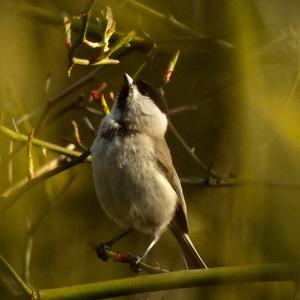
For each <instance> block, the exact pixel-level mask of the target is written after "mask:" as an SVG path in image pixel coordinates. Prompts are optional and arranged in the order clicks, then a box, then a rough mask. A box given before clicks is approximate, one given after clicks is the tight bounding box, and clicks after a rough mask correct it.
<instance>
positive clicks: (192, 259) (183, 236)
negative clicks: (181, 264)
mask: <svg viewBox="0 0 300 300" xmlns="http://www.w3.org/2000/svg"><path fill="white" fill-rule="evenodd" d="M171 231H172V233H173V234H174V236H175V238H176V240H177V242H178V244H179V246H180V248H181V251H182V254H183V257H184V261H185V264H186V266H187V268H188V269H200V268H205V269H207V266H206V264H205V262H204V261H203V259H202V258H201V256H200V255H199V253H198V252H197V250H196V248H195V246H194V245H193V243H192V241H191V239H190V237H189V236H188V234H187V233H183V232H182V231H181V230H178V228H176V227H173V226H172V227H171Z"/></svg>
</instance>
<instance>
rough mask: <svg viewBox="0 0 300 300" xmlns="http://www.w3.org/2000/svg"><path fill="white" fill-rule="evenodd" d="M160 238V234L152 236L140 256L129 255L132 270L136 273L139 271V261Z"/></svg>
mask: <svg viewBox="0 0 300 300" xmlns="http://www.w3.org/2000/svg"><path fill="white" fill-rule="evenodd" d="M159 238H160V235H156V236H154V238H153V240H152V241H151V243H150V244H149V246H148V248H147V249H146V251H145V252H144V254H143V255H142V256H136V257H134V256H131V257H130V259H131V261H130V268H131V270H132V271H133V272H135V273H138V272H140V271H141V268H140V267H139V263H140V262H142V261H143V260H144V259H145V258H146V256H147V255H148V254H149V252H150V250H151V249H152V248H153V246H154V245H155V244H156V243H157V242H158V240H159Z"/></svg>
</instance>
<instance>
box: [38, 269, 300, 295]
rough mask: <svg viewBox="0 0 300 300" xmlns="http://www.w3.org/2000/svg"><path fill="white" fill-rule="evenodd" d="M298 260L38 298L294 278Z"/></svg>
mask: <svg viewBox="0 0 300 300" xmlns="http://www.w3.org/2000/svg"><path fill="white" fill-rule="evenodd" d="M299 270H300V264H299V263H294V264H293V263H290V264H260V265H251V266H234V267H222V268H210V269H201V270H200V269H199V270H184V271H176V272H169V273H161V274H153V275H144V276H136V277H130V278H124V279H117V280H110V281H103V282H96V283H89V284H83V285H76V286H69V287H62V288H54V289H45V290H40V291H39V295H40V300H46V299H47V300H58V299H59V300H65V299H73V300H77V299H78V300H79V299H90V300H92V299H99V298H109V297H117V296H124V295H134V294H138V293H142V292H143V293H144V292H154V291H161V290H169V289H180V288H190V287H200V286H212V285H221V284H236V283H250V282H265V281H294V280H296V279H297V276H299V273H300V271H299Z"/></svg>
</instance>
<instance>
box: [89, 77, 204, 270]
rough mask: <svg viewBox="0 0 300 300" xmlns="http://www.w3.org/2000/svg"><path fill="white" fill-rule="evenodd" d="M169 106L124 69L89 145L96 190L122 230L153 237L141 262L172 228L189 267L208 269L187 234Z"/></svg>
mask: <svg viewBox="0 0 300 300" xmlns="http://www.w3.org/2000/svg"><path fill="white" fill-rule="evenodd" d="M167 127H168V116H167V105H166V101H165V99H164V97H163V96H162V94H161V92H160V90H159V89H156V88H155V87H153V86H152V85H151V84H150V83H148V82H147V81H144V80H133V79H132V78H131V77H130V76H129V75H128V74H127V73H124V85H123V87H122V88H121V91H120V93H119V94H118V95H117V97H116V100H115V102H114V105H113V107H112V109H111V112H110V113H109V114H108V115H107V116H106V117H104V119H103V120H102V122H101V124H100V126H99V129H98V131H97V135H96V138H95V140H94V142H93V144H92V146H91V153H92V172H93V179H94V185H95V190H96V194H97V198H98V200H99V203H100V206H101V207H102V209H103V210H104V212H105V213H106V214H107V215H108V216H109V217H110V218H111V219H112V220H113V221H114V222H115V223H117V225H119V227H120V228H121V229H122V233H121V234H120V235H118V236H117V237H115V238H114V239H112V240H111V241H109V242H107V243H105V245H106V247H109V248H110V247H111V246H112V245H113V244H114V243H115V242H117V241H118V240H120V239H121V238H123V237H124V236H126V235H127V234H128V233H130V232H131V231H133V230H136V231H139V232H142V233H145V234H148V235H150V236H151V242H150V243H149V245H148V247H147V248H146V250H145V251H144V253H143V254H142V255H141V256H139V257H138V259H137V261H136V263H139V262H141V261H143V260H144V259H145V258H146V256H147V255H148V253H149V252H150V250H151V249H152V248H153V246H154V245H155V244H156V243H157V242H158V240H159V239H160V237H161V235H162V234H163V232H164V231H165V230H167V229H168V228H169V229H170V230H171V232H172V233H173V235H174V236H175V238H176V240H177V242H178V244H179V246H180V248H181V250H182V254H183V258H184V261H185V264H186V267H187V268H189V269H197V268H207V265H206V264H205V262H204V261H203V259H202V258H201V256H200V255H199V254H198V251H197V250H196V248H195V246H194V245H193V243H192V241H191V239H190V237H189V235H188V233H189V228H188V221H187V208H186V202H185V198H184V195H183V191H182V187H181V183H180V180H179V177H178V175H177V172H176V170H175V168H174V166H173V162H172V157H171V153H170V150H169V147H168V145H167V142H166V140H165V134H166V131H167Z"/></svg>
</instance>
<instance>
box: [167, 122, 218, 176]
mask: <svg viewBox="0 0 300 300" xmlns="http://www.w3.org/2000/svg"><path fill="white" fill-rule="evenodd" d="M168 125H169V128H170V130H171V131H172V133H173V134H174V135H175V137H176V139H177V140H178V141H179V143H180V144H181V145H182V146H183V148H184V149H185V150H186V152H187V153H188V154H189V155H190V157H191V158H192V159H193V160H194V161H195V162H196V163H197V164H198V165H199V166H200V167H201V168H202V169H203V170H205V171H207V170H208V167H207V165H206V164H205V163H204V162H203V161H202V160H201V159H200V158H199V157H198V156H197V155H196V154H195V150H194V149H193V148H191V147H190V146H189V145H188V144H187V143H186V141H185V140H184V138H183V137H182V135H181V134H180V133H179V132H178V130H177V129H176V128H175V126H174V125H173V123H172V122H171V121H170V120H169V124H168ZM210 174H211V175H212V176H213V177H215V178H218V176H217V174H215V173H214V172H213V171H211V172H210Z"/></svg>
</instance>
